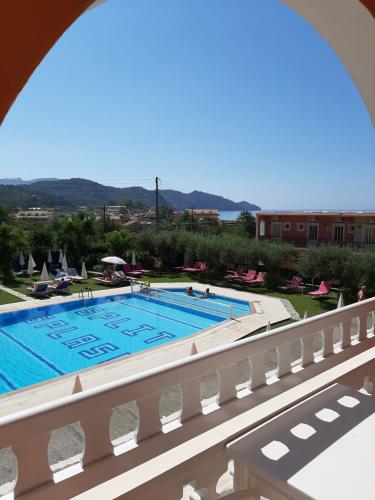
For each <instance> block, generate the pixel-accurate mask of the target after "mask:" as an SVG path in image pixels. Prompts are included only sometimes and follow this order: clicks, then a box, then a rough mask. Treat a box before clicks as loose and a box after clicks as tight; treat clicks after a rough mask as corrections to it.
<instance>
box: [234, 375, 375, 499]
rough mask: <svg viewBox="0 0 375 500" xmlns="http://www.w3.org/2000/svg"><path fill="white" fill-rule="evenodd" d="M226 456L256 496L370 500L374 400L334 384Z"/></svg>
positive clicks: (374, 468) (374, 475)
mask: <svg viewBox="0 0 375 500" xmlns="http://www.w3.org/2000/svg"><path fill="white" fill-rule="evenodd" d="M227 451H228V454H229V456H230V457H232V458H233V459H234V461H235V465H237V466H241V467H242V468H243V469H244V470H245V473H246V474H247V480H249V478H254V479H255V482H256V483H257V485H258V491H259V489H260V490H261V489H262V485H263V487H264V489H265V491H266V492H267V487H268V488H269V487H271V488H272V489H273V490H275V491H276V492H277V493H278V494H280V496H281V497H283V498H284V496H285V497H287V498H296V499H301V498H316V499H318V500H333V499H340V500H346V499H347V500H353V499H361V500H367V499H368V500H370V499H371V500H373V499H374V498H375V397H374V396H369V395H366V394H362V393H360V392H358V391H356V390H354V389H351V388H349V387H346V386H343V385H339V384H335V385H333V386H331V387H329V388H328V389H326V390H324V391H322V392H320V393H319V394H317V395H315V396H312V397H311V398H309V399H307V400H305V401H304V402H302V403H300V404H299V405H296V406H294V407H293V408H291V409H290V410H288V411H286V412H285V413H283V414H281V415H279V416H277V417H275V418H274V419H271V420H269V421H268V422H266V423H265V424H263V425H261V426H259V427H257V428H256V429H254V430H252V431H250V432H249V433H247V434H245V435H244V436H241V437H240V438H238V439H236V440H235V441H232V442H231V443H229V444H228V445H227ZM268 491H269V490H268ZM259 493H262V491H259ZM276 496H278V495H276Z"/></svg>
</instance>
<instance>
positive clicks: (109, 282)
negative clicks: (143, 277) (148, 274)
mask: <svg viewBox="0 0 375 500" xmlns="http://www.w3.org/2000/svg"><path fill="white" fill-rule="evenodd" d="M94 281H95V283H96V284H97V285H103V286H119V285H125V284H126V283H130V282H131V278H129V277H128V276H126V275H125V274H124V273H123V271H115V272H114V273H113V275H112V278H111V279H105V278H94Z"/></svg>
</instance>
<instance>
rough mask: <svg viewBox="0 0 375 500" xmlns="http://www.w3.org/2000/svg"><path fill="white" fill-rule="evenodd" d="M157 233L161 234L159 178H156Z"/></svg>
mask: <svg viewBox="0 0 375 500" xmlns="http://www.w3.org/2000/svg"><path fill="white" fill-rule="evenodd" d="M155 210H156V232H157V233H158V232H159V177H156V178H155Z"/></svg>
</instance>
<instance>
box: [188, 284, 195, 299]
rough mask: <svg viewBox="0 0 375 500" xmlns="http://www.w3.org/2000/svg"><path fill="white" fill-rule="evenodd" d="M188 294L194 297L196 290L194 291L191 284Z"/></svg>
mask: <svg viewBox="0 0 375 500" xmlns="http://www.w3.org/2000/svg"><path fill="white" fill-rule="evenodd" d="M186 295H189V297H193V296H194V292H193V287H192V286H189V288H188V289H187V290H186Z"/></svg>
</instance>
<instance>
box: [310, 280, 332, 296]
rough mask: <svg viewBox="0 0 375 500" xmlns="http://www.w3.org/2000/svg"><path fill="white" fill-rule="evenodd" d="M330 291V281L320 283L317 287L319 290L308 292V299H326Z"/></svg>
mask: <svg viewBox="0 0 375 500" xmlns="http://www.w3.org/2000/svg"><path fill="white" fill-rule="evenodd" d="M330 291H331V282H330V281H321V283H320V285H319V289H318V290H315V291H314V292H309V295H310V297H313V298H319V297H326V296H327V295H329V293H330Z"/></svg>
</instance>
